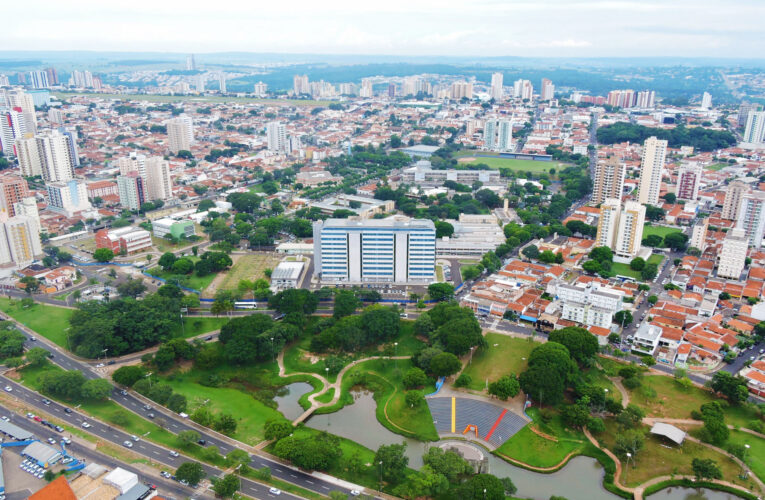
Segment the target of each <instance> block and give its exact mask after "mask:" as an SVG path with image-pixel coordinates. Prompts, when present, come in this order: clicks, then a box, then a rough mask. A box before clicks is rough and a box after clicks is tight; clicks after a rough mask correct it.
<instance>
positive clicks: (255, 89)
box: [252, 82, 268, 97]
mask: <svg viewBox="0 0 765 500" xmlns="http://www.w3.org/2000/svg"><path fill="white" fill-rule="evenodd" d="M252 93H253V94H255V95H256V96H258V97H264V96H265V95H266V94H267V93H268V85H266V84H265V83H263V82H258V83H256V84H255V85H253V86H252Z"/></svg>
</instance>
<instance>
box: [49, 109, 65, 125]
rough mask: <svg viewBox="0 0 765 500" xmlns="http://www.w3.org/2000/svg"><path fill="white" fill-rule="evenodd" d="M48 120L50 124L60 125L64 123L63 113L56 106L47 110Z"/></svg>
mask: <svg viewBox="0 0 765 500" xmlns="http://www.w3.org/2000/svg"><path fill="white" fill-rule="evenodd" d="M48 121H49V122H50V123H51V125H62V124H63V123H64V113H62V112H61V110H60V109H58V108H50V109H49V110H48Z"/></svg>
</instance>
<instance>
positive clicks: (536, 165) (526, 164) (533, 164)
mask: <svg viewBox="0 0 765 500" xmlns="http://www.w3.org/2000/svg"><path fill="white" fill-rule="evenodd" d="M457 161H458V162H459V163H463V164H466V165H478V164H479V163H484V164H486V165H488V166H489V167H490V168H492V169H494V170H499V169H500V168H509V169H510V170H514V171H516V172H519V171H523V172H533V173H535V174H544V173H546V172H548V171H549V170H550V169H551V168H554V169H556V170H559V169H561V168H566V167H567V166H568V165H566V164H565V163H560V162H557V161H534V160H512V159H509V158H498V157H489V156H465V157H462V158H458V159H457Z"/></svg>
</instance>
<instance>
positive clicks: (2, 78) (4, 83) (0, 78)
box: [0, 75, 11, 87]
mask: <svg viewBox="0 0 765 500" xmlns="http://www.w3.org/2000/svg"><path fill="white" fill-rule="evenodd" d="M10 85H11V81H10V80H9V79H8V75H0V87H9V86H10Z"/></svg>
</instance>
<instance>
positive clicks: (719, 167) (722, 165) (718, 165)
mask: <svg viewBox="0 0 765 500" xmlns="http://www.w3.org/2000/svg"><path fill="white" fill-rule="evenodd" d="M725 167H730V165H729V164H728V163H715V164H714V165H709V166H708V167H704V168H705V169H707V170H714V171H718V170H722V169H724V168H725Z"/></svg>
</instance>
